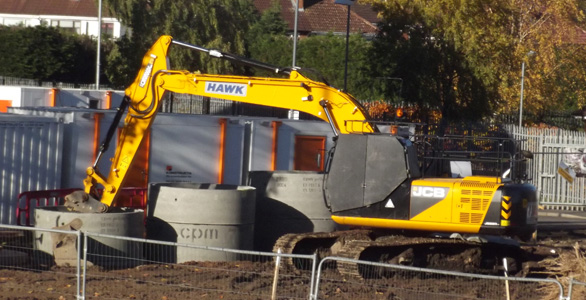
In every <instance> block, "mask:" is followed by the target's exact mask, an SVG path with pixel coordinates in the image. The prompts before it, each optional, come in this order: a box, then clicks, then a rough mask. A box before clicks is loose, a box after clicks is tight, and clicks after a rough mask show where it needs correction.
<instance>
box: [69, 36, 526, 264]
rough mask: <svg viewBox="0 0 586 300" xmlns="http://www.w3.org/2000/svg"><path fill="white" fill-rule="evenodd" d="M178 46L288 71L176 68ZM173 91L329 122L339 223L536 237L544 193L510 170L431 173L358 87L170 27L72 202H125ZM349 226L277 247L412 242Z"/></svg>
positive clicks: (332, 195)
mask: <svg viewBox="0 0 586 300" xmlns="http://www.w3.org/2000/svg"><path fill="white" fill-rule="evenodd" d="M172 45H176V46H183V47H187V48H190V49H194V50H197V51H200V52H202V53H206V54H208V55H210V56H212V57H217V58H222V59H228V60H231V61H232V62H235V63H242V64H245V65H248V66H252V67H258V68H263V69H267V70H271V71H273V72H275V73H276V74H281V75H282V76H281V78H277V77H276V78H267V77H243V76H228V75H210V74H200V73H197V72H189V71H183V70H171V69H169V64H168V57H167V54H168V51H169V49H170V47H171V46H172ZM167 92H175V93H184V94H192V95H201V96H206V97H215V98H223V99H227V100H231V101H238V102H244V103H252V104H258V105H264V106H271V107H279V108H285V109H292V110H297V111H302V112H305V113H308V114H311V115H313V116H315V117H317V118H319V119H321V120H323V121H325V122H328V123H329V124H330V126H331V129H332V130H333V132H334V135H335V138H334V139H335V146H334V149H335V151H334V152H333V153H332V154H331V155H330V158H331V159H330V162H329V167H328V170H327V171H326V174H325V181H324V182H325V185H324V198H325V199H324V200H325V203H326V205H327V206H328V207H329V208H330V210H331V212H332V219H333V220H334V221H335V222H336V223H339V224H342V225H347V226H349V227H353V228H354V227H359V228H371V229H377V231H381V230H382V231H385V230H395V231H401V232H404V231H407V232H442V233H458V234H460V235H466V234H489V235H497V236H519V237H523V238H527V237H530V236H531V235H532V234H533V233H534V232H535V230H536V224H537V198H536V192H535V188H534V187H533V186H532V185H530V184H527V183H520V182H515V181H512V180H507V179H503V178H502V177H501V176H492V177H491V176H467V177H463V178H446V177H438V178H428V177H427V175H426V174H425V172H424V171H423V170H422V168H423V165H424V164H422V162H421V159H420V155H418V151H417V147H416V146H415V145H414V141H413V140H411V139H409V138H406V137H401V136H396V135H391V134H389V133H381V132H379V130H378V129H377V125H376V124H375V122H374V121H372V120H371V119H370V118H369V116H368V114H367V112H366V110H365V109H364V108H363V107H362V105H360V103H359V102H358V101H357V100H356V99H354V98H353V97H352V96H351V95H350V94H348V93H345V92H343V91H341V90H339V89H336V88H334V87H332V86H329V85H327V84H325V83H323V82H319V81H314V80H311V79H309V78H308V77H306V76H304V75H302V70H301V69H297V68H277V67H274V66H270V65H268V64H264V63H262V62H258V61H254V60H250V59H246V58H243V57H239V56H235V55H232V54H228V53H224V52H221V51H217V50H210V49H205V48H202V47H199V46H195V45H191V44H188V43H184V42H180V41H176V40H174V39H173V38H172V37H171V36H161V37H160V38H159V39H158V40H157V41H156V42H155V43H154V44H153V46H152V47H151V48H150V50H148V52H147V53H146V55H145V56H144V58H143V61H142V68H141V69H140V71H139V72H138V75H137V77H136V79H135V80H134V82H133V83H132V84H131V85H130V86H129V87H128V88H127V89H126V90H125V97H124V100H123V102H122V104H121V106H120V108H119V110H118V112H117V115H116V117H115V119H114V121H113V123H112V124H111V127H110V129H109V130H108V133H107V137H106V139H105V142H104V143H103V144H102V146H101V148H100V152H99V153H98V156H97V159H96V161H95V163H94V164H93V166H91V167H89V168H88V169H87V177H86V178H85V180H84V187H85V189H84V191H79V192H76V193H73V194H71V195H68V196H67V197H66V203H65V205H66V206H67V207H69V208H70V209H71V210H74V211H79V212H84V213H88V212H101V213H103V212H107V211H108V210H109V209H110V208H111V207H114V206H116V199H117V197H118V195H119V192H120V190H121V187H123V186H124V182H125V180H126V178H127V174H128V169H129V167H130V166H131V164H132V161H133V159H134V157H135V155H136V153H137V150H138V147H139V145H140V144H141V141H142V140H143V138H144V137H145V134H146V132H147V130H148V129H149V127H150V126H151V125H152V122H153V120H154V118H155V116H156V115H157V112H158V111H159V106H160V104H161V99H162V98H163V97H164V95H165V93H167ZM125 113H126V118H125V120H124V127H123V128H122V131H121V132H120V134H119V143H118V145H117V148H116V151H115V155H114V157H113V158H112V165H111V168H110V171H109V172H108V173H107V174H102V173H101V172H100V171H99V170H97V165H98V162H99V160H100V159H101V158H102V154H103V153H104V151H106V150H107V149H108V145H109V141H110V140H111V138H112V136H113V135H114V133H115V131H116V129H117V126H118V124H119V122H120V120H121V118H122V117H123V115H124V114H125ZM100 186H101V187H102V188H103V192H102V193H101V197H100V198H99V199H98V197H97V196H96V195H97V193H96V189H97V188H98V187H100ZM347 232H352V230H348V231H342V232H341V233H307V234H306V235H304V234H290V235H286V236H285V237H283V238H282V239H280V240H279V241H277V245H276V246H275V247H276V248H277V247H278V248H281V249H284V250H285V251H286V252H295V251H300V252H311V251H316V249H315V248H316V247H313V248H312V249H305V250H300V249H303V248H304V246H303V245H306V246H308V245H310V244H311V245H315V244H319V243H315V240H316V239H318V240H320V241H321V240H329V241H330V243H329V244H328V245H326V246H320V247H326V248H328V249H331V248H332V246H333V245H334V244H339V243H340V240H341V237H344V238H343V240H344V245H351V244H352V243H354V245H353V246H352V245H351V247H350V248H348V247H346V250H344V251H345V252H344V251H341V252H340V251H338V252H335V253H336V254H338V253H339V254H343V253H346V254H347V256H349V257H352V258H362V256H361V255H362V254H364V253H365V252H368V251H365V250H366V249H374V248H377V247H378V248H377V249H379V251H378V252H381V253H382V252H389V251H391V250H392V251H395V252H396V251H398V250H397V249H398V248H397V249H391V250H389V248H388V247H390V245H395V246H396V245H404V246H405V247H406V245H407V244H409V245H411V244H412V242H405V241H399V240H397V239H387V240H388V242H384V241H383V240H384V239H381V238H380V236H382V235H385V234H382V235H377V236H376V237H373V235H372V234H371V233H369V234H368V237H365V236H363V235H362V236H359V237H358V238H351V237H349V235H348V234H347ZM309 240H311V241H312V242H308V241H309ZM430 243H431V244H434V245H436V246H437V244H438V243H437V242H435V241H434V242H430V241H428V242H421V243H420V244H421V245H426V247H428V246H429V245H431V244H430ZM442 243H444V244H445V245H448V246H449V247H452V246H453V244H454V243H455V242H439V244H442ZM463 243H464V244H466V243H468V242H467V241H465V242H463ZM338 246H339V245H338ZM405 247H403V248H405ZM348 249H352V251H350V250H348ZM356 249H359V250H356ZM401 249H402V248H401ZM328 251H330V252H328V254H331V253H332V252H331V251H332V250H328ZM392 251H391V252H392ZM350 252H351V253H350ZM370 252H373V250H371V251H370ZM375 252H376V251H375ZM400 252H404V251H403V250H401V251H400ZM403 256H405V255H403ZM405 260H406V258H405V257H403V261H405Z"/></svg>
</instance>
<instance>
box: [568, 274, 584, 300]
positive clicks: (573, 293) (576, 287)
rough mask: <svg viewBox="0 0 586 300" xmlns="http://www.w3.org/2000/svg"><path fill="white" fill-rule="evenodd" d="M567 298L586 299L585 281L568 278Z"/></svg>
mask: <svg viewBox="0 0 586 300" xmlns="http://www.w3.org/2000/svg"><path fill="white" fill-rule="evenodd" d="M567 299H586V283H585V282H581V281H578V280H575V279H574V278H570V283H569V284H568V297H567Z"/></svg>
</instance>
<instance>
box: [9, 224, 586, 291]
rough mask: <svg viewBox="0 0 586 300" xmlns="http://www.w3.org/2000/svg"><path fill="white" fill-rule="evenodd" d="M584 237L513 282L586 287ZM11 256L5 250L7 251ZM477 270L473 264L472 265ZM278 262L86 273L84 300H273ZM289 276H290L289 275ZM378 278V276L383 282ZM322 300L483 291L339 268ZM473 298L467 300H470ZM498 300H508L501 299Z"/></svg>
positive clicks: (551, 238) (35, 276)
mask: <svg viewBox="0 0 586 300" xmlns="http://www.w3.org/2000/svg"><path fill="white" fill-rule="evenodd" d="M584 237H586V230H584V229H579V230H564V231H555V230H554V231H548V232H540V235H539V237H538V240H537V241H536V242H534V243H528V244H523V246H522V247H523V250H524V253H527V256H526V257H527V258H528V259H527V261H523V262H520V263H519V265H520V266H518V268H517V271H516V274H511V276H527V277H533V278H554V279H558V280H560V281H561V282H562V284H564V285H565V287H564V288H565V290H564V292H565V293H567V284H568V280H567V279H568V278H570V277H572V278H574V279H575V280H578V281H581V282H586V260H585V259H584V255H585V253H586V250H585V248H586V245H584V242H583V241H584V240H583V239H584ZM5 249H6V247H5ZM465 253H466V254H465V255H469V257H468V258H463V257H459V258H454V257H438V256H437V255H436V256H434V255H431V256H429V259H428V260H429V262H430V264H432V265H433V266H434V267H437V268H441V269H447V270H462V268H463V267H462V266H464V265H467V266H468V267H466V268H465V271H466V272H470V273H476V272H478V273H485V270H480V269H478V270H475V269H474V267H470V264H469V263H467V262H466V261H470V260H474V259H473V258H474V256H475V254H474V253H473V252H465ZM472 265H474V264H472ZM273 266H274V265H273V262H271V261H267V262H250V261H238V262H193V263H187V264H181V265H166V264H150V265H140V266H137V267H133V268H128V269H122V270H104V269H102V268H99V267H95V266H94V267H90V268H89V269H88V277H87V285H86V296H87V299H161V300H168V299H244V300H247V299H270V298H271V296H270V295H271V291H272V282H273V272H274V270H273V268H274V267H273ZM285 269H287V270H285ZM379 275H380V274H379ZM281 278H282V279H281V281H280V283H279V286H278V289H277V295H278V299H306V298H307V296H308V295H309V282H310V272H308V271H305V270H291V269H290V268H284V270H283V271H282V274H281ZM324 278H325V280H322V281H321V282H320V294H319V298H320V299H365V298H371V299H425V298H428V296H430V295H426V294H424V293H423V292H422V290H423V289H420V287H422V286H426V287H430V286H431V287H430V288H431V289H433V290H434V294H433V299H450V300H452V299H460V298H459V296H456V297H455V296H454V295H460V296H461V297H462V298H461V299H464V298H466V299H470V298H472V299H474V298H476V297H480V296H481V295H482V293H483V290H482V289H483V287H480V286H476V285H475V284H474V283H471V282H470V280H464V279H463V280H459V279H452V280H450V281H443V280H440V279H439V278H434V277H425V276H420V275H414V273H401V272H397V273H392V274H390V273H386V274H383V275H380V276H373V278H367V279H362V280H361V279H357V278H346V277H344V276H342V275H340V274H339V273H338V272H337V270H336V269H335V268H333V267H332V268H330V269H327V270H326V271H325V272H324ZM75 287H76V277H75V269H74V268H67V267H55V266H53V267H51V268H49V269H46V270H44V271H43V272H39V271H31V270H22V269H21V270H19V269H18V268H16V269H15V268H0V299H75ZM511 289H512V297H511V298H512V299H556V297H557V294H556V290H555V288H553V287H552V286H537V285H522V284H517V283H513V282H512V283H511ZM584 290H585V288H576V289H575V291H574V293H573V298H572V299H586V293H584ZM468 297H470V298H468ZM494 299H505V295H504V294H500V295H499V296H497V297H495V298H494Z"/></svg>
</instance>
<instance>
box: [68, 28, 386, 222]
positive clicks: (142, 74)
mask: <svg viewBox="0 0 586 300" xmlns="http://www.w3.org/2000/svg"><path fill="white" fill-rule="evenodd" d="M173 44H175V45H179V46H184V47H187V48H190V49H194V50H197V51H200V52H203V53H207V54H209V55H210V56H212V57H218V58H223V59H229V60H233V61H235V62H238V63H242V64H245V65H249V66H254V67H261V68H265V69H269V70H273V71H275V73H281V74H285V75H288V78H268V77H244V76H227V75H212V74H199V73H196V72H190V71H185V70H170V69H169V64H168V59H167V55H168V52H169V48H170V46H171V45H173ZM166 92H174V93H183V94H191V95H200V96H206V97H214V98H221V99H226V100H231V101H236V102H243V103H251V104H258V105H263V106H271V107H278V108H285V109H292V110H298V111H303V112H306V113H308V114H311V115H313V116H315V117H317V118H319V119H322V120H324V121H326V122H329V123H330V125H331V128H332V130H333V131H334V133H335V134H336V135H338V134H346V133H368V132H374V131H375V130H376V129H375V127H374V125H371V124H370V123H369V122H368V120H369V117H368V115H367V113H366V111H365V110H364V108H363V107H362V106H361V105H360V103H359V102H358V101H356V99H354V98H353V97H352V96H351V95H349V94H347V93H344V92H342V91H340V90H338V89H336V88H334V87H331V86H329V85H327V84H325V83H322V82H318V81H314V80H311V79H309V78H307V77H305V76H303V75H302V74H301V73H299V71H298V70H295V69H293V70H286V69H281V68H277V67H272V66H270V65H267V64H264V63H261V62H257V61H253V60H249V59H245V58H241V57H237V56H234V55H231V54H227V53H223V52H220V51H217V50H209V49H205V48H202V47H199V46H195V45H190V44H187V43H183V42H179V41H174V40H173V38H172V37H171V36H161V37H160V38H159V39H158V40H157V41H156V42H155V43H154V44H153V46H152V47H151V48H150V50H149V51H148V52H147V53H146V54H145V56H144V58H143V60H142V67H141V69H140V71H139V72H138V75H137V77H136V79H135V80H134V82H133V83H132V84H131V85H130V86H129V87H128V88H127V89H126V90H125V97H124V100H123V103H122V105H121V107H120V108H119V110H118V114H117V117H116V118H115V121H114V122H113V123H112V124H111V127H110V130H109V131H108V134H107V137H106V141H105V142H104V143H103V144H102V147H101V149H100V152H99V153H98V158H97V159H96V162H95V163H94V164H93V166H91V167H90V168H88V169H87V177H86V179H85V180H84V186H85V189H84V193H75V194H72V195H69V196H68V197H67V198H66V205H67V206H69V207H70V208H71V209H73V210H77V211H81V212H105V211H107V210H108V208H109V207H110V206H112V205H115V202H116V198H117V196H118V193H119V191H120V190H121V187H122V186H123V185H124V181H125V179H126V178H127V173H128V170H129V168H130V166H131V164H132V161H133V160H134V157H135V155H136V153H137V151H138V148H139V147H140V145H141V142H142V140H143V138H144V137H145V134H146V133H147V131H148V129H149V128H150V126H151V125H152V122H153V120H154V118H155V116H156V114H157V112H158V111H159V105H160V104H161V99H163V97H164V95H165V93H166ZM126 108H128V109H127V110H128V113H127V115H126V118H125V119H124V127H123V128H122V131H121V132H120V134H119V141H118V145H117V147H116V152H115V154H114V157H113V158H112V165H111V168H110V171H109V172H108V174H102V173H100V171H99V170H98V169H97V165H98V162H99V160H100V159H101V157H102V154H103V153H104V151H106V150H107V148H108V145H109V141H110V140H111V139H112V137H113V136H114V133H115V131H116V128H117V127H118V123H119V120H120V119H121V117H122V115H123V114H124V113H125V111H126ZM98 185H100V186H102V187H103V192H102V196H101V198H100V199H99V201H98V200H97V197H96V196H95V195H96V194H97V193H96V188H97V186H98Z"/></svg>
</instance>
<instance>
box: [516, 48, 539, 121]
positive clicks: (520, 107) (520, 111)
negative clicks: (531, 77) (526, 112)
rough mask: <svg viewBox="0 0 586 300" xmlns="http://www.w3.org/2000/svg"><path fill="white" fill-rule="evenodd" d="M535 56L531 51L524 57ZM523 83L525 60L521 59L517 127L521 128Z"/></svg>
mask: <svg viewBox="0 0 586 300" xmlns="http://www.w3.org/2000/svg"><path fill="white" fill-rule="evenodd" d="M534 54H535V51H533V50H531V51H529V52H527V54H526V55H525V56H528V57H529V56H532V55H534ZM524 81H525V58H523V62H522V63H521V98H520V99H519V127H522V126H523V83H524Z"/></svg>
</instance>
